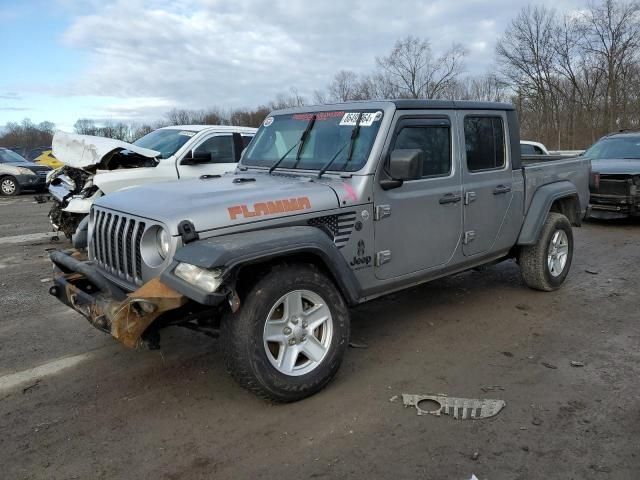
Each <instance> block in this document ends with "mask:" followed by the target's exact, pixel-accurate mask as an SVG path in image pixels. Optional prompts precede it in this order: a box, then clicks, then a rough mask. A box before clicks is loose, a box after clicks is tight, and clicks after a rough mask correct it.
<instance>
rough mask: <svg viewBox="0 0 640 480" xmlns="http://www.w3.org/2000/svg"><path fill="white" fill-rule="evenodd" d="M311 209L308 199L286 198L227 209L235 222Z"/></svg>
mask: <svg viewBox="0 0 640 480" xmlns="http://www.w3.org/2000/svg"><path fill="white" fill-rule="evenodd" d="M310 208H311V201H310V200H309V198H308V197H298V198H286V199H283V200H272V201H267V202H258V203H254V204H253V207H252V208H249V206H248V205H234V206H233V207H227V210H228V211H229V218H230V219H231V220H237V219H238V218H239V217H241V218H251V217H260V216H263V215H275V214H278V213H286V212H297V211H300V210H308V209H310Z"/></svg>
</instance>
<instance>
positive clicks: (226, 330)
mask: <svg viewBox="0 0 640 480" xmlns="http://www.w3.org/2000/svg"><path fill="white" fill-rule="evenodd" d="M303 289H304V290H310V291H312V292H314V293H316V294H318V295H320V296H321V297H322V299H323V300H324V301H325V303H326V305H327V306H328V307H329V309H330V311H331V317H332V320H333V336H332V339H331V343H330V345H329V347H328V350H327V353H326V355H325V357H324V359H323V360H322V361H321V363H320V364H318V365H317V367H316V368H315V369H313V370H312V371H310V372H309V373H306V374H304V375H300V376H289V375H285V374H283V373H281V372H280V371H278V370H277V369H276V368H275V367H274V366H273V365H272V364H271V363H270V361H269V359H268V358H267V354H266V352H265V348H264V343H263V330H264V325H265V322H266V321H267V317H268V315H269V312H270V310H271V308H272V307H273V306H274V304H276V303H277V301H278V299H280V298H281V297H282V296H283V295H285V294H287V293H289V292H292V291H295V290H303ZM221 340H222V345H223V349H224V357H225V363H226V367H227V371H228V372H229V374H230V375H231V376H232V377H233V378H234V379H235V380H236V381H237V382H238V383H239V384H240V385H241V386H242V387H244V388H246V389H247V390H249V391H250V392H252V393H254V394H256V395H258V396H259V397H261V398H263V399H265V400H269V401H272V402H281V403H285V402H295V401H297V400H301V399H303V398H305V397H308V396H310V395H313V394H314V393H316V392H318V391H319V390H321V389H322V388H324V387H325V386H326V385H327V384H328V383H329V382H330V381H331V380H332V379H333V377H334V376H335V374H336V373H337V371H338V369H339V367H340V364H341V362H342V359H343V357H344V354H345V351H346V349H347V346H348V342H349V311H348V309H347V305H346V303H345V301H344V298H343V297H342V295H341V294H340V292H339V291H338V289H337V288H336V286H335V284H334V283H333V281H331V279H329V278H328V277H327V276H326V275H325V274H323V273H322V272H320V271H319V270H318V269H317V268H316V267H314V266H313V265H310V264H293V265H278V266H275V267H273V268H272V269H271V270H270V271H269V273H267V274H266V275H264V276H263V277H262V278H261V279H259V280H258V281H257V283H256V284H255V286H253V288H251V289H250V291H249V292H247V293H246V294H245V295H244V298H242V304H241V307H240V309H239V310H238V311H237V312H236V313H235V314H233V313H228V314H227V315H225V316H224V317H223V319H222V324H221Z"/></svg>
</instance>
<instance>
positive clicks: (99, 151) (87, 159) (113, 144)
mask: <svg viewBox="0 0 640 480" xmlns="http://www.w3.org/2000/svg"><path fill="white" fill-rule="evenodd" d="M52 150H53V154H54V156H55V157H56V158H57V159H58V160H60V161H61V162H62V163H64V164H65V165H68V166H70V167H74V168H82V169H85V168H88V167H93V166H96V165H100V164H101V163H104V160H106V159H108V158H110V157H111V156H113V155H114V154H116V153H119V152H121V151H124V150H127V151H129V152H133V153H135V154H137V155H140V156H142V157H146V158H149V159H152V158H156V157H157V156H159V155H160V152H157V151H155V150H149V149H148V148H142V147H138V146H136V145H133V144H131V143H127V142H122V141H120V140H114V139H112V138H105V137H96V136H93V135H78V134H74V133H65V132H60V131H58V132H56V133H55V134H54V136H53V141H52Z"/></svg>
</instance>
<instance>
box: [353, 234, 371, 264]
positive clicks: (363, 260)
mask: <svg viewBox="0 0 640 480" xmlns="http://www.w3.org/2000/svg"><path fill="white" fill-rule="evenodd" d="M357 245H358V247H357V250H356V254H355V256H354V257H353V260H351V262H349V265H351V267H352V268H353V269H354V270H360V269H361V268H367V267H368V266H369V264H370V263H371V255H366V247H365V244H364V240H358V244H357Z"/></svg>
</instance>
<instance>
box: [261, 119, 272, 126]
mask: <svg viewBox="0 0 640 480" xmlns="http://www.w3.org/2000/svg"><path fill="white" fill-rule="evenodd" d="M272 123H273V117H267V118H265V119H264V123H263V125H264V126H265V127H268V126H269V125H271V124H272Z"/></svg>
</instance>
